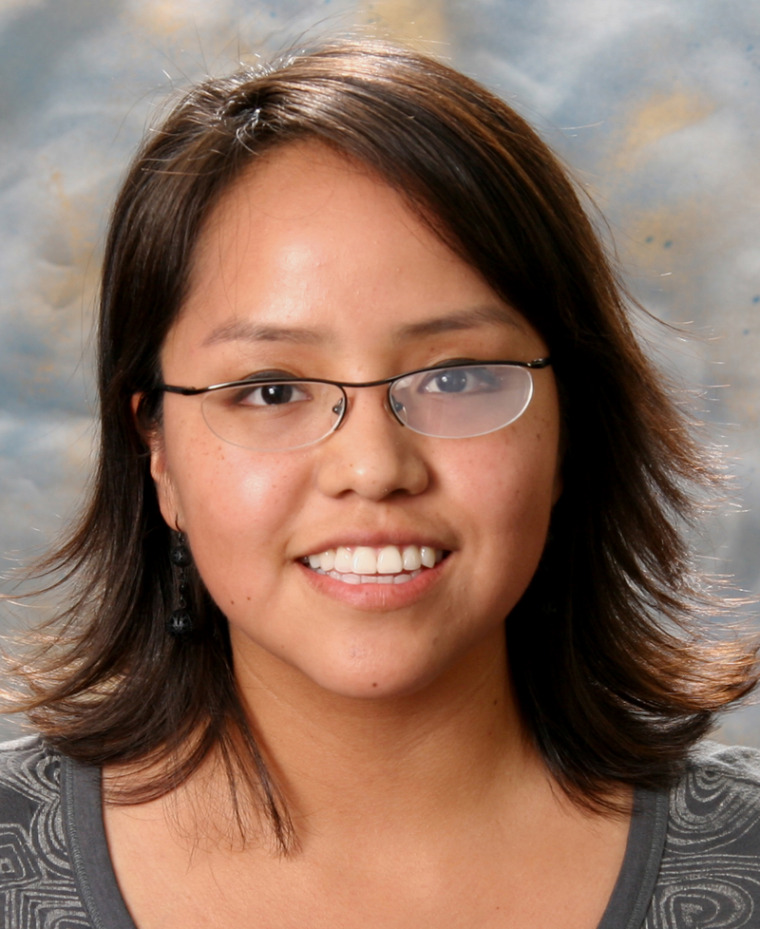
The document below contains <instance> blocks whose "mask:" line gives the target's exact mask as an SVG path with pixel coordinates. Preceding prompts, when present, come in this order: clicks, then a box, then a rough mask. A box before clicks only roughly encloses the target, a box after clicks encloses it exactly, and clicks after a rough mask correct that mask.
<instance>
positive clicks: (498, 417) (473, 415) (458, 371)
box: [390, 364, 533, 439]
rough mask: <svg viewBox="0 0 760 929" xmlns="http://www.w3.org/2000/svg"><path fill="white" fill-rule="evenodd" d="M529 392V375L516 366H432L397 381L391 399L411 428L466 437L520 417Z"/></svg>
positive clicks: (396, 412)
mask: <svg viewBox="0 0 760 929" xmlns="http://www.w3.org/2000/svg"><path fill="white" fill-rule="evenodd" d="M532 395H533V379H532V377H531V374H530V371H529V370H528V369H527V368H522V367H519V366H518V365H507V364H487V365H478V364H473V365H467V366H457V367H451V368H432V369H430V370H428V371H420V372H418V373H416V374H409V375H407V376H406V377H402V378H399V380H398V381H395V382H394V384H393V385H392V386H391V389H390V402H391V404H392V406H393V410H394V412H395V414H396V416H397V417H398V419H399V420H400V421H401V422H402V423H404V425H405V426H408V427H409V428H410V429H412V430H413V431H414V432H420V433H422V435H428V436H435V437H437V438H443V439H466V438H472V437H474V436H478V435H486V434H487V433H489V432H495V431H496V430H497V429H502V428H503V427H504V426H508V425H509V424H510V423H513V422H514V421H515V420H516V419H517V418H518V417H519V416H521V415H522V414H523V413H524V412H525V410H526V409H527V407H528V404H529V403H530V398H531V397H532Z"/></svg>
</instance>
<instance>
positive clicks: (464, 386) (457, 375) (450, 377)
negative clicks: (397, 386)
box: [419, 365, 499, 394]
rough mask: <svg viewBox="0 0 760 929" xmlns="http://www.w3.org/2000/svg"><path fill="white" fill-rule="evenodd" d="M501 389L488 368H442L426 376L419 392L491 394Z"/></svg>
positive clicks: (497, 380)
mask: <svg viewBox="0 0 760 929" xmlns="http://www.w3.org/2000/svg"><path fill="white" fill-rule="evenodd" d="M498 389H499V379H498V378H497V377H496V376H495V374H494V372H493V371H491V370H490V369H489V368H487V367H482V366H477V365H473V366H472V367H462V368H459V367H457V368H440V369H438V370H433V371H430V372H428V373H427V374H426V375H425V376H424V380H423V381H422V383H421V385H420V388H419V391H420V393H424V394H462V393H467V394H472V393H490V392H491V391H493V390H498Z"/></svg>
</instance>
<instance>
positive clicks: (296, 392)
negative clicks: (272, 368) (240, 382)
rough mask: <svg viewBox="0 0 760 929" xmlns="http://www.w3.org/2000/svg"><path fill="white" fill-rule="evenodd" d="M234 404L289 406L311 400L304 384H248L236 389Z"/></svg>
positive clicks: (294, 382) (286, 382) (291, 382)
mask: <svg viewBox="0 0 760 929" xmlns="http://www.w3.org/2000/svg"><path fill="white" fill-rule="evenodd" d="M233 399H234V402H235V404H237V405H240V406H288V405H290V404H293V403H300V402H303V401H304V400H310V399H311V397H310V395H309V393H308V391H307V389H306V385H305V384H304V383H300V382H297V381H290V382H288V381H285V382H282V383H264V384H247V385H245V386H244V387H243V386H241V387H238V388H236V389H235V394H234V397H233Z"/></svg>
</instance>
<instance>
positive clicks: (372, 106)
mask: <svg viewBox="0 0 760 929" xmlns="http://www.w3.org/2000/svg"><path fill="white" fill-rule="evenodd" d="M299 139H312V140H319V141H321V142H323V143H324V144H326V145H329V146H332V147H333V148H334V149H336V150H339V151H341V152H343V153H345V154H346V155H348V156H349V157H351V158H353V159H357V160H359V161H360V162H362V163H364V164H366V165H367V166H369V167H370V168H371V169H373V170H374V171H375V172H377V174H378V175H379V176H380V177H382V178H383V179H385V180H386V181H387V182H388V183H389V184H390V185H392V186H393V187H394V188H396V189H398V190H399V191H401V192H402V194H403V195H404V196H405V197H406V198H407V200H408V202H409V203H410V205H411V206H412V207H413V208H414V209H415V210H417V211H418V212H419V214H420V215H421V216H422V217H423V218H424V219H425V220H426V221H427V222H428V223H430V225H431V226H432V227H433V228H434V229H435V231H436V232H437V234H438V235H440V236H441V238H442V239H443V240H444V241H445V242H446V243H447V244H448V245H449V246H450V247H451V248H452V249H454V250H455V251H456V252H457V253H458V254H459V255H460V256H461V257H462V258H463V259H464V260H465V261H467V262H468V263H470V264H471V265H472V266H473V267H475V268H476V269H477V270H478V271H479V272H480V273H481V274H482V275H483V277H484V279H485V280H486V281H487V282H488V283H489V284H490V286H491V287H492V288H493V289H494V291H496V292H497V293H498V294H499V295H500V296H501V297H503V298H504V299H505V300H506V301H508V302H509V303H510V304H511V305H512V306H514V307H515V308H516V309H518V310H519V311H520V312H521V313H522V314H523V315H524V316H525V317H526V318H527V319H528V320H529V321H530V322H531V324H532V325H533V326H534V327H535V328H536V329H537V330H538V331H539V332H540V333H541V334H542V335H543V337H544V338H545V339H546V341H547V343H548V345H549V348H550V352H551V357H552V359H553V364H554V371H555V374H556V377H557V381H558V384H559V387H560V393H561V398H562V411H563V423H564V434H565V451H564V490H563V493H562V497H561V499H560V501H559V503H558V504H557V506H556V508H555V512H554V515H553V519H552V525H551V532H550V541H549V543H548V544H547V548H546V551H545V553H544V556H543V559H542V562H541V565H540V567H539V570H538V573H537V575H536V577H535V578H534V580H533V582H532V584H531V585H530V587H529V589H528V591H527V592H526V594H525V595H524V597H523V599H522V601H521V602H520V603H519V605H518V606H517V607H516V609H515V610H514V611H513V613H512V614H511V615H510V616H509V617H506V623H507V634H508V653H509V663H510V672H511V679H512V682H513V686H514V690H515V694H516V698H517V701H518V705H519V709H520V712H521V714H522V718H523V721H524V724H525V727H526V730H527V732H528V733H530V735H531V737H532V738H533V739H534V740H535V742H536V744H537V745H538V747H539V749H540V750H541V752H542V753H543V756H544V757H545V759H546V761H547V763H548V765H549V767H550V769H551V771H552V772H553V774H554V775H555V776H556V777H557V779H558V780H559V782H560V783H561V784H562V785H563V787H564V788H565V789H566V790H567V791H568V792H569V793H570V795H571V796H573V797H574V798H575V799H576V800H580V801H581V802H585V803H589V804H592V805H593V804H602V805H603V804H604V802H605V797H606V796H607V793H608V791H609V788H610V786H611V785H613V784H619V783H625V784H636V785H642V786H648V787H656V786H659V785H662V784H664V783H666V782H668V781H669V780H670V779H671V778H672V777H673V776H674V774H675V773H676V772H677V771H678V769H679V766H680V765H681V764H682V762H683V759H684V756H685V754H686V751H687V749H688V748H689V746H690V745H691V744H692V743H693V742H694V741H695V740H696V739H698V738H699V737H700V736H702V735H703V734H704V733H705V732H706V730H707V729H708V728H709V726H710V724H711V721H712V719H713V714H714V712H715V711H717V710H719V709H720V708H722V707H724V706H726V705H728V704H730V703H732V702H734V701H736V700H737V699H738V698H740V697H741V696H742V695H744V694H745V693H747V692H748V691H749V690H750V689H751V687H752V686H753V685H754V683H755V680H756V667H755V649H754V647H753V646H749V645H741V644H728V643H723V644H719V643H714V642H710V641H709V640H708V639H706V638H703V637H702V635H701V633H699V632H698V631H697V627H696V620H695V617H697V615H698V607H699V604H700V590H699V581H698V578H696V577H695V575H694V574H693V573H692V570H691V564H690V560H689V550H688V547H687V545H686V544H685V542H684V538H683V534H682V527H683V524H684V520H686V521H688V520H689V519H690V518H691V517H692V516H693V515H694V513H695V500H696V499H697V496H696V495H697V492H698V490H699V487H700V486H702V485H704V484H705V483H709V481H710V471H709V469H708V468H707V467H706V466H705V464H704V459H703V456H702V453H701V452H700V450H699V448H698V447H697V446H696V445H695V444H694V442H693V441H692V438H691V437H690V434H689V430H688V429H687V427H686V425H685V423H684V420H683V417H682V415H681V413H680V412H679V410H678V409H677V407H676V406H675V405H674V403H673V401H672V400H671V398H670V397H669V396H668V394H667V392H666V390H665V388H664V386H663V383H662V380H661V378H660V376H659V375H658V374H657V373H656V372H655V370H654V369H653V367H652V365H651V364H650V362H649V361H648V360H647V358H646V357H645V356H644V354H643V353H642V351H641V349H640V347H639V345H638V343H637V341H636V339H635V337H634V335H633V333H632V330H631V325H630V322H629V318H628V310H627V303H626V300H625V299H624V296H623V295H622V291H621V289H620V287H619V286H618V284H617V282H616V280H615V276H614V274H613V272H612V270H611V267H610V264H609V262H608V260H607V258H606V257H605V253H604V250H603V248H602V246H601V245H600V243H599V240H598V238H597V235H596V234H595V232H594V230H593V228H592V225H591V223H590V222H589V220H588V218H587V216H586V214H585V213H584V210H583V208H582V207H581V205H580V203H579V199H578V196H577V195H576V193H575V191H574V189H573V187H572V185H571V183H570V182H569V181H568V179H567V176H566V174H565V172H564V171H563V169H562V168H561V167H560V166H559V164H558V162H557V160H556V159H555V157H554V156H553V155H552V154H551V153H550V151H549V150H548V149H547V147H546V145H545V144H544V143H543V142H542V141H541V140H540V139H539V138H538V136H537V135H536V134H535V132H534V131H533V130H532V129H531V128H530V127H529V126H528V125H527V124H526V123H525V121H524V120H523V119H521V118H520V117H519V116H518V115H517V114H516V113H514V112H513V111H512V110H511V109H510V108H509V107H507V106H506V105H505V104H504V103H503V102H502V101H501V100H499V99H497V98H496V97H494V96H493V95H492V94H490V93H489V92H488V91H486V90H485V89H484V88H483V87H481V86H479V85H478V84H476V83H475V82H473V81H471V80H469V79H468V78H466V77H464V76H462V75H461V74H459V73H457V72H456V71H454V70H451V69H450V68H448V67H446V66H444V65H442V64H440V63H438V62H436V61H434V60H431V59H429V58H427V57H424V56H422V55H419V54H417V53H415V52H409V51H406V50H403V49H399V48H397V47H391V46H388V45H385V44H382V43H375V42H367V43H365V42H361V43H348V44H346V43H344V44H336V45H334V46H327V47H323V48H320V49H318V50H316V51H313V52H311V53H304V54H300V55H294V56H292V57H290V58H288V59H287V60H283V61H281V62H279V63H278V64H277V65H276V66H273V67H271V68H269V69H256V70H246V71H242V72H240V73H237V74H234V75H233V76H231V77H228V78H225V79H219V80H216V79H215V80H208V81H206V82H204V83H202V84H200V85H198V86H197V87H195V88H194V89H192V90H191V91H190V92H189V93H188V94H187V95H186V96H185V97H184V99H182V100H181V101H180V102H179V104H178V105H177V106H176V108H175V109H174V110H173V111H172V112H171V114H170V115H169V116H168V118H167V119H166V120H165V122H164V123H163V125H161V126H160V127H159V128H158V129H157V130H156V131H154V132H152V133H151V134H150V135H149V136H148V138H147V140H146V142H145V144H144V146H143V147H142V149H141V150H140V151H139V152H138V154H137V156H136V158H135V160H134V163H133V165H132V168H131V170H130V172H129V174H128V176H127V178H126V180H125V182H124V185H123V188H122V191H121V194H120V196H119V198H118V200H117V202H116V205H115V209H114V212H113V217H112V221H111V227H110V233H109V237H108V243H107V249H106V255H105V262H104V269H103V283H102V297H101V316H100V328H99V390H100V399H101V432H100V441H101V445H100V457H99V461H98V469H97V474H96V476H95V479H94V483H93V487H92V493H91V499H90V502H89V505H88V508H87V509H86V511H85V512H84V514H83V515H82V517H81V520H80V521H79V523H78V525H77V526H75V527H74V529H73V531H72V534H71V535H70V537H69V540H68V541H67V542H66V543H65V544H64V545H63V546H62V547H60V549H59V550H58V551H57V552H56V553H54V554H53V555H52V557H51V558H50V559H49V560H48V561H47V562H46V565H45V570H48V571H59V572H60V571H61V570H62V571H63V573H64V577H65V580H67V581H70V582H72V585H73V586H72V588H71V593H70V596H69V605H68V607H67V608H66V610H65V611H64V612H63V613H62V614H61V615H60V616H59V617H58V618H57V619H56V621H55V624H54V626H53V627H52V628H53V630H54V635H53V636H52V638H51V639H50V640H49V641H48V644H47V645H46V646H44V647H43V649H42V650H41V652H40V654H39V655H38V656H37V659H36V662H35V663H34V664H33V665H31V667H32V668H33V670H32V671H30V672H29V673H28V674H27V685H28V688H29V690H28V693H27V698H26V700H25V703H24V709H26V711H27V712H28V713H29V715H30V716H31V719H32V720H33V722H34V723H35V724H36V726H37V727H39V729H40V730H41V731H42V732H43V733H44V735H45V736H46V737H47V738H48V739H49V740H50V741H51V742H53V743H54V744H55V745H57V746H59V747H60V748H61V749H62V750H63V751H64V752H66V753H68V754H69V755H72V756H75V757H77V758H79V759H83V760H85V761H87V762H91V763H95V764H103V763H106V762H138V763H142V762H144V763H145V764H148V763H149V762H154V761H156V760H158V761H160V762H162V766H161V768H160V770H161V772H162V773H161V774H160V776H156V777H152V778H148V779H147V780H144V779H143V780H140V779H138V780H136V781H135V782H134V783H133V784H132V786H131V788H130V790H129V791H127V793H126V794H125V796H126V797H127V799H131V800H136V799H141V798H147V797H149V796H158V795H160V794H161V793H162V792H165V791H166V790H168V789H170V788H171V787H172V786H173V785H174V784H176V783H179V782H181V781H182V780H184V779H185V778H187V777H188V776H189V775H190V774H191V773H192V772H193V771H194V770H195V769H196V767H197V765H198V764H199V763H200V762H201V760H203V759H204V758H205V757H207V756H208V755H209V753H211V752H212V750H214V751H221V756H222V758H223V759H224V760H225V763H226V764H227V770H228V774H229V775H230V783H231V785H233V791H234V786H235V785H237V786H240V785H245V784H247V786H248V787H250V788H253V789H255V790H256V791H258V792H259V796H260V798H261V799H262V802H263V803H264V806H265V808H266V809H267V810H268V812H269V815H270V818H271V821H272V822H273V823H274V825H275V828H276V829H277V830H279V833H280V837H281V839H283V840H285V833H284V830H285V828H286V827H285V823H286V822H287V817H286V816H284V815H282V814H283V806H282V803H281V801H280V799H279V798H278V796H277V791H276V788H275V786H273V784H272V782H271V781H270V780H269V777H268V773H267V768H266V765H265V764H264V762H263V760H262V758H261V757H260V755H259V753H258V749H257V746H256V739H255V734H254V733H252V732H251V730H250V728H249V724H248V722H247V721H246V716H245V713H244V711H243V709H242V707H241V704H240V701H239V699H238V695H237V692H236V688H235V682H234V677H233V672H232V663H231V654H230V645H229V639H228V634H227V628H226V621H225V619H224V616H223V615H222V614H221V612H220V611H219V609H218V608H217V607H216V606H215V604H214V603H212V602H211V601H210V599H209V597H208V596H207V595H206V594H205V593H204V591H203V587H202V584H201V583H200V581H199V579H197V578H196V592H195V596H194V604H193V609H194V612H195V614H196V624H197V631H196V632H195V634H194V637H193V638H192V640H190V641H178V640H176V639H172V638H170V637H168V636H167V634H166V632H165V629H164V621H165V617H166V616H167V615H168V613H169V611H170V610H171V586H172V584H171V568H170V563H169V548H170V530H169V527H167V526H166V525H165V523H164V521H163V520H162V518H161V516H160V514H159V510H158V506H157V501H156V494H155V491H154V487H153V483H152V480H151V477H150V474H149V469H148V466H149V462H148V457H147V454H146V449H145V447H144V444H143V442H142V440H141V437H140V434H139V432H138V430H137V429H136V426H135V423H134V420H133V417H132V415H131V411H130V398H131V397H132V395H133V394H134V393H135V392H143V393H144V394H145V398H146V403H145V404H144V405H143V408H142V410H141V416H142V417H143V422H145V423H148V424H150V423H151V422H155V420H156V417H159V416H160V400H157V399H155V398H156V394H155V392H154V388H155V387H156V386H157V385H158V384H159V383H160V380H161V372H160V370H159V363H158V355H159V350H160V348H161V345H162V343H163V341H164V338H165V336H166V333H167V331H168V329H169V327H170V326H171V325H172V322H173V321H174V319H175V318H176V316H177V313H178V312H179V310H180V308H181V306H182V304H183V299H184V297H185V294H186V288H187V282H188V277H189V269H190V266H191V262H192V257H193V249H194V245H195V243H196V241H197V239H198V236H199V232H200V230H201V229H202V227H203V223H204V220H205V218H206V217H207V216H208V213H209V210H210V209H211V208H212V207H213V206H214V204H215V203H216V202H217V201H218V199H219V197H220V195H221V193H222V192H223V191H225V190H226V189H227V188H228V187H229V185H230V184H231V183H232V182H233V181H234V180H235V179H236V178H237V177H238V176H239V175H240V173H241V171H242V170H243V169H244V168H247V167H249V166H250V165H251V164H252V163H254V162H255V161H256V159H257V158H258V157H259V156H260V155H261V154H262V153H265V152H268V151H270V150H271V149H272V148H274V147H276V146H281V145H286V144H288V143H289V142H291V141H293V140H299ZM27 666H28V667H29V665H27ZM251 759H253V761H254V764H253V766H251ZM167 762H168V766H167ZM250 771H253V774H250V773H247V772H250ZM167 772H168V773H167Z"/></svg>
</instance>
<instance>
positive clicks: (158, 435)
mask: <svg viewBox="0 0 760 929" xmlns="http://www.w3.org/2000/svg"><path fill="white" fill-rule="evenodd" d="M142 399H143V394H141V393H136V394H133V395H132V400H131V407H132V418H133V419H134V422H135V428H136V429H137V431H138V432H139V433H140V437H141V438H142V440H143V442H145V445H146V446H147V448H148V452H149V453H150V476H151V477H152V478H153V483H154V484H155V487H156V496H157V497H158V506H159V509H160V510H161V515H162V516H163V518H164V521H165V522H166V524H167V525H168V526H169V527H170V528H171V529H179V528H180V521H181V514H180V509H179V501H178V499H177V491H176V488H175V486H174V482H173V481H172V479H171V474H170V472H169V467H168V463H167V460H166V448H165V445H164V434H163V430H162V429H161V427H160V426H159V425H158V423H156V422H154V423H152V424H150V425H149V424H148V423H146V421H145V418H144V417H143V416H141V410H140V405H141V402H142Z"/></svg>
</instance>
